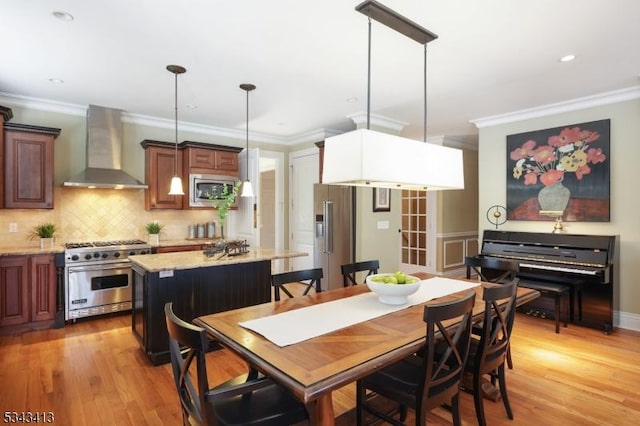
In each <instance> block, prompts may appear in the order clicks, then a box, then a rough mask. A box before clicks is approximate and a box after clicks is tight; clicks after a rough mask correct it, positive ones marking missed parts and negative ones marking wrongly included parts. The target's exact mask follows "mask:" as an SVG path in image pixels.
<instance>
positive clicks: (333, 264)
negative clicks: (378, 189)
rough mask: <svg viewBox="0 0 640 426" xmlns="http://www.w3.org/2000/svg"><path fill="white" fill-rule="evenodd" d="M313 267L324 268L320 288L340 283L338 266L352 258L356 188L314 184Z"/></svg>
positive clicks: (336, 286)
mask: <svg viewBox="0 0 640 426" xmlns="http://www.w3.org/2000/svg"><path fill="white" fill-rule="evenodd" d="M313 191H314V194H313V205H314V215H315V232H314V234H315V235H314V250H313V264H314V267H316V268H319V267H322V269H323V278H322V288H323V290H327V289H331V288H339V287H342V273H341V272H340V266H341V265H342V264H345V263H351V262H353V259H354V255H355V253H354V248H355V244H354V229H355V227H354V224H353V222H354V217H353V213H354V212H353V205H354V197H355V195H354V194H355V192H354V191H353V188H352V187H346V186H337V185H322V184H315V185H314V188H313Z"/></svg>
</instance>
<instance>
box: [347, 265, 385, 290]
mask: <svg viewBox="0 0 640 426" xmlns="http://www.w3.org/2000/svg"><path fill="white" fill-rule="evenodd" d="M378 269H380V262H379V261H378V260H365V261H363V262H356V263H347V264H345V265H342V266H340V271H341V272H342V285H343V286H344V287H349V286H350V285H357V284H358V281H357V280H356V274H357V273H358V272H364V271H366V272H367V276H369V275H373V274H377V273H378Z"/></svg>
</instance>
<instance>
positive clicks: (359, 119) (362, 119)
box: [347, 111, 409, 134]
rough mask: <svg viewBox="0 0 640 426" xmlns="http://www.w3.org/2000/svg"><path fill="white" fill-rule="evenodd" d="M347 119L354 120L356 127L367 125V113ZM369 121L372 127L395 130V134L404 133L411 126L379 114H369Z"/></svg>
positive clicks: (350, 116) (352, 115)
mask: <svg viewBox="0 0 640 426" xmlns="http://www.w3.org/2000/svg"><path fill="white" fill-rule="evenodd" d="M347 118H350V119H351V120H353V122H354V123H355V124H356V127H357V126H360V125H366V124H367V113H366V112H364V111H361V112H356V113H355V114H350V115H347ZM369 120H370V124H371V125H372V126H377V127H382V128H385V129H389V130H393V131H395V132H398V134H399V133H400V132H402V130H403V129H404V128H405V127H406V126H407V125H408V124H409V123H407V122H405V121H400V120H396V119H394V118H389V117H385V116H383V115H378V114H369Z"/></svg>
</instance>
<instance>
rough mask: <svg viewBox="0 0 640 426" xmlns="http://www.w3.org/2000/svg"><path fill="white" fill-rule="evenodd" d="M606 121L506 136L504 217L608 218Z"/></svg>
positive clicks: (528, 218)
mask: <svg viewBox="0 0 640 426" xmlns="http://www.w3.org/2000/svg"><path fill="white" fill-rule="evenodd" d="M610 121H611V120H599V121H592V122H588V123H580V124H572V125H568V126H562V127H555V128H552V129H545V130H536V131H532V132H526V133H519V134H515V135H508V136H507V219H509V220H556V219H557V218H559V217H561V218H562V220H563V221H568V222H571V221H574V222H578V221H580V222H609V221H610V203H609V191H610V187H609V164H610V152H609V150H610Z"/></svg>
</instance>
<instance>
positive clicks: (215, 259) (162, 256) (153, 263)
mask: <svg viewBox="0 0 640 426" xmlns="http://www.w3.org/2000/svg"><path fill="white" fill-rule="evenodd" d="M308 255H309V254H308V253H305V252H299V251H291V250H285V249H274V248H262V247H252V248H250V249H249V253H246V254H241V255H237V256H224V257H222V258H221V257H220V256H222V253H217V254H215V255H213V256H212V257H207V256H205V255H204V254H203V252H202V251H201V250H200V251H182V252H174V253H158V254H146V255H138V256H129V260H131V263H132V264H133V265H134V266H136V265H137V266H139V267H140V268H142V269H144V270H145V271H147V272H160V271H171V270H181V269H194V268H207V267H210V266H220V265H236V264H241V263H250V262H259V261H263V260H274V259H288V258H292V257H301V256H308Z"/></svg>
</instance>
